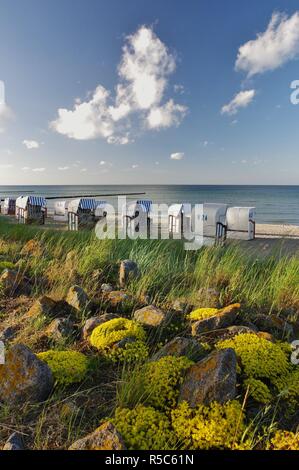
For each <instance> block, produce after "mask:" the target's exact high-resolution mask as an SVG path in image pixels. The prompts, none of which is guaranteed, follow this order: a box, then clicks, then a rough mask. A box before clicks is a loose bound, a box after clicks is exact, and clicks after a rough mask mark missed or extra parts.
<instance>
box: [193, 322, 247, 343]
mask: <svg viewBox="0 0 299 470" xmlns="http://www.w3.org/2000/svg"><path fill="white" fill-rule="evenodd" d="M241 333H254V334H256V330H255V329H254V330H252V329H251V328H249V327H248V326H244V325H233V326H228V327H227V328H220V329H219V330H212V331H207V332H206V333H203V334H202V335H200V336H198V337H197V339H198V341H201V342H204V343H205V342H207V343H209V344H214V343H217V342H218V341H223V340H225V339H231V338H234V337H235V336H237V335H239V334H241Z"/></svg>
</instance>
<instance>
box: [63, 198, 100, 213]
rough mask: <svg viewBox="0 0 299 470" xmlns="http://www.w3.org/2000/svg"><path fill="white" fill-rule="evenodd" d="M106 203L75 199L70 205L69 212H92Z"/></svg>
mask: <svg viewBox="0 0 299 470" xmlns="http://www.w3.org/2000/svg"><path fill="white" fill-rule="evenodd" d="M103 202H104V201H96V199H87V198H86V199H84V198H79V199H73V200H72V201H71V202H70V203H69V207H68V211H69V212H75V213H77V212H78V211H79V210H90V211H94V210H95V209H96V207H97V206H98V205H100V204H102V203H103Z"/></svg>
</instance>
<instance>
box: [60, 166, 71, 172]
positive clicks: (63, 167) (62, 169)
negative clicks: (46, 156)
mask: <svg viewBox="0 0 299 470" xmlns="http://www.w3.org/2000/svg"><path fill="white" fill-rule="evenodd" d="M69 169H70V167H69V166H59V167H58V170H59V171H67V170H69Z"/></svg>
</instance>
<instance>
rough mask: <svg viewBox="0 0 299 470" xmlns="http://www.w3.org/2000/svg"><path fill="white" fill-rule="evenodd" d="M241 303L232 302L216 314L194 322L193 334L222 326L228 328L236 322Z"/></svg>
mask: <svg viewBox="0 0 299 470" xmlns="http://www.w3.org/2000/svg"><path fill="white" fill-rule="evenodd" d="M239 309H240V304H232V305H229V306H228V307H225V308H223V309H221V310H219V311H218V312H217V313H216V314H215V315H213V316H212V317H209V318H205V319H203V320H199V321H196V322H194V323H192V335H193V336H198V335H200V334H202V333H205V332H207V331H211V330H217V329H220V328H226V327H228V326H231V325H233V324H234V322H235V320H236V314H237V312H238V311H239Z"/></svg>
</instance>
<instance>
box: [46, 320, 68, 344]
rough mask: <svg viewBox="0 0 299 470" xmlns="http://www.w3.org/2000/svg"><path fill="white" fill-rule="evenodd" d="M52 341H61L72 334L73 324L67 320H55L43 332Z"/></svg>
mask: <svg viewBox="0 0 299 470" xmlns="http://www.w3.org/2000/svg"><path fill="white" fill-rule="evenodd" d="M45 333H46V335H47V336H50V337H51V338H52V339H55V340H61V339H63V338H67V337H69V336H71V335H72V334H73V333H74V323H73V322H72V320H70V319H69V318H55V320H53V321H52V322H51V323H50V325H49V326H48V327H47V328H46V331H45Z"/></svg>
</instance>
